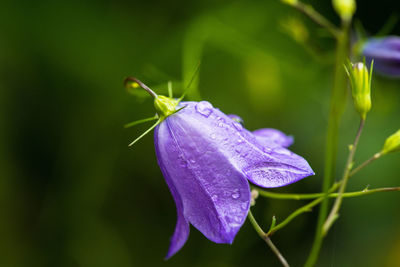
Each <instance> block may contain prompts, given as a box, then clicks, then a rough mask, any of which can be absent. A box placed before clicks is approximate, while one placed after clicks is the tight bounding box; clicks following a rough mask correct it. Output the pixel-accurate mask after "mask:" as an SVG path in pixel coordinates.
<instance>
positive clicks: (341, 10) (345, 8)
mask: <svg viewBox="0 0 400 267" xmlns="http://www.w3.org/2000/svg"><path fill="white" fill-rule="evenodd" d="M332 5H333V8H334V9H335V11H336V13H338V15H339V16H340V17H341V18H342V20H347V21H349V20H351V18H352V17H353V15H354V13H355V12H356V1H355V0H332Z"/></svg>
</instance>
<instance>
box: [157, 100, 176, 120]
mask: <svg viewBox="0 0 400 267" xmlns="http://www.w3.org/2000/svg"><path fill="white" fill-rule="evenodd" d="M177 105H178V101H176V100H175V99H173V98H170V97H166V96H163V95H159V96H157V97H156V98H154V107H155V108H156V111H157V114H158V115H159V116H160V117H161V118H164V117H168V116H169V115H171V114H173V113H174V112H175V111H176V106H177Z"/></svg>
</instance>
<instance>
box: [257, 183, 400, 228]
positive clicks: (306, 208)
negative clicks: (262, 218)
mask: <svg viewBox="0 0 400 267" xmlns="http://www.w3.org/2000/svg"><path fill="white" fill-rule="evenodd" d="M335 185H336V184H335ZM334 187H335V186H334ZM334 187H332V189H335V188H334ZM332 189H331V191H333V190H332ZM393 191H400V187H383V188H376V189H371V190H369V189H364V190H362V191H356V192H348V193H343V194H340V193H330V194H329V195H328V197H330V198H337V197H338V196H339V195H341V196H342V197H345V198H351V197H359V196H364V195H370V194H374V193H379V192H393ZM260 194H261V192H260ZM310 195H311V194H310ZM314 195H316V194H314ZM319 195H320V197H319V198H317V199H315V200H313V201H312V202H310V203H308V204H307V205H304V206H302V207H301V208H299V209H297V210H296V211H294V212H293V213H291V214H290V215H289V216H288V217H287V218H286V219H285V220H284V221H283V222H281V223H279V224H278V225H276V226H273V227H271V228H270V230H269V231H268V233H266V235H267V236H271V235H272V234H273V233H275V232H276V231H278V230H280V229H282V228H283V227H285V226H286V225H287V224H289V223H290V222H291V221H292V220H293V219H294V218H296V217H297V216H299V215H301V214H303V213H305V212H310V211H311V209H312V208H313V207H315V206H316V205H318V204H319V203H321V202H322V201H323V200H324V198H325V194H323V193H321V194H319ZM303 199H305V198H303Z"/></svg>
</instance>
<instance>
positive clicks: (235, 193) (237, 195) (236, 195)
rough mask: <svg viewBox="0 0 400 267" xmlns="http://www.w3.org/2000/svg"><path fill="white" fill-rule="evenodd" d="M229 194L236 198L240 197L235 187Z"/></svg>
mask: <svg viewBox="0 0 400 267" xmlns="http://www.w3.org/2000/svg"><path fill="white" fill-rule="evenodd" d="M231 196H232V198H233V199H238V198H239V197H240V192H239V189H235V190H234V191H233V193H232V195H231Z"/></svg>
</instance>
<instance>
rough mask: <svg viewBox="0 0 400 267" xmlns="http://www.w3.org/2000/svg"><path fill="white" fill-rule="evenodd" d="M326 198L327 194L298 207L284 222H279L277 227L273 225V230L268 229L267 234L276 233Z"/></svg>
mask: <svg viewBox="0 0 400 267" xmlns="http://www.w3.org/2000/svg"><path fill="white" fill-rule="evenodd" d="M324 198H325V196H323V197H320V198H317V199H315V200H313V201H311V202H310V203H308V204H307V205H304V206H302V207H301V208H298V209H297V210H295V211H294V212H293V213H291V214H290V215H289V216H288V217H287V218H286V219H285V220H284V221H283V222H281V223H279V224H278V225H276V226H275V227H272V229H271V230H269V231H268V233H267V236H271V235H272V234H273V233H275V232H276V231H278V230H279V229H281V228H283V227H285V226H286V225H287V224H288V223H290V222H291V221H292V220H293V219H294V218H296V217H297V216H299V215H300V214H303V213H305V212H310V211H311V209H312V208H313V207H314V206H316V205H318V204H319V203H321V201H323V200H324Z"/></svg>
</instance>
